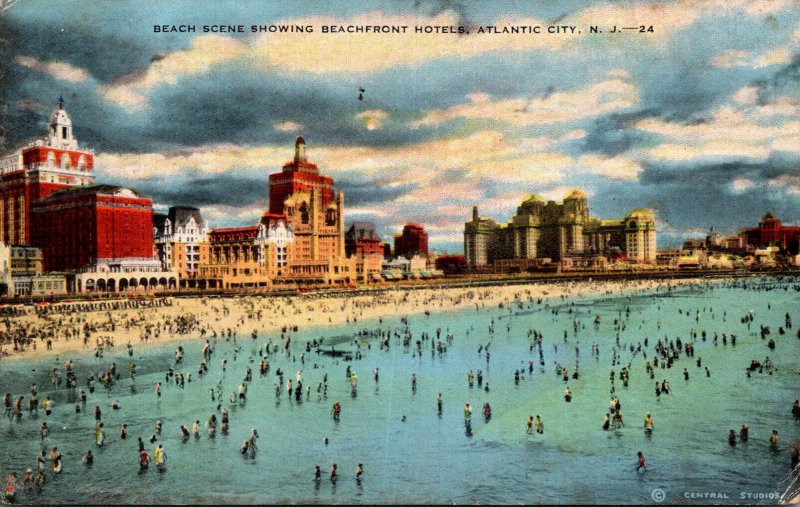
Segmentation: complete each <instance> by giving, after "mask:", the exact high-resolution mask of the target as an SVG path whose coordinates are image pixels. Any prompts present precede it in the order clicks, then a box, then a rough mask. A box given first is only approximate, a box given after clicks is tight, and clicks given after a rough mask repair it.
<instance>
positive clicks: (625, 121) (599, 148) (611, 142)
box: [581, 108, 658, 156]
mask: <svg viewBox="0 0 800 507" xmlns="http://www.w3.org/2000/svg"><path fill="white" fill-rule="evenodd" d="M657 115H658V110H657V109H655V108H652V109H646V110H640V111H636V112H632V113H613V114H609V115H606V116H601V117H599V118H597V119H595V120H592V121H591V123H590V124H589V126H588V127H587V129H586V137H585V138H584V140H583V143H582V145H581V149H582V150H583V151H584V152H591V153H602V154H603V155H608V156H614V155H619V154H620V153H624V152H626V151H628V150H629V149H631V148H633V147H634V146H638V145H640V144H642V143H643V142H645V141H646V140H647V139H649V138H650V137H652V136H650V135H649V134H647V133H644V132H641V131H639V130H636V129H634V128H633V127H634V125H635V124H636V122H637V121H639V120H642V119H644V118H650V117H653V116H657Z"/></svg>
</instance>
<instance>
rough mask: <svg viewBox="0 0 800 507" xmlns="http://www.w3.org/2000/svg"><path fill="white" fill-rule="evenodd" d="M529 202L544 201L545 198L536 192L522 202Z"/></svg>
mask: <svg viewBox="0 0 800 507" xmlns="http://www.w3.org/2000/svg"><path fill="white" fill-rule="evenodd" d="M529 202H544V200H543V199H542V198H541V197H539V196H538V195H536V194H531V195H529V196H528V197H526V198H525V200H524V201H522V204H527V203H529Z"/></svg>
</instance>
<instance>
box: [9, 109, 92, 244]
mask: <svg viewBox="0 0 800 507" xmlns="http://www.w3.org/2000/svg"><path fill="white" fill-rule="evenodd" d="M93 169H94V153H92V152H91V151H88V150H82V149H80V148H79V147H78V141H77V139H76V138H75V136H74V134H73V131H72V120H71V119H70V117H69V114H67V111H66V110H65V109H64V101H63V100H62V99H59V101H58V106H57V107H56V108H55V109H54V110H53V113H52V114H51V115H50V119H49V120H48V127H47V133H46V135H45V136H44V137H42V138H39V139H35V140H33V141H29V142H28V143H26V144H24V145H23V146H22V147H19V148H17V149H15V150H13V151H11V152H9V153H6V154H4V155H3V156H2V157H0V242H3V243H7V244H8V243H10V244H30V243H31V235H30V228H31V224H30V210H31V204H32V203H33V202H34V201H37V200H40V199H44V198H45V197H47V196H49V195H50V194H52V193H54V192H56V191H58V190H61V189H63V188H66V187H69V186H79V185H87V184H90V183H92V182H93V180H94V174H93V172H92V171H93Z"/></svg>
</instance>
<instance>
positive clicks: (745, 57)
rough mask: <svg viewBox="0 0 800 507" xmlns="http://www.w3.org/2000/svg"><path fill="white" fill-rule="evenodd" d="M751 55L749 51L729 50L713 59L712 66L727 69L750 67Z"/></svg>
mask: <svg viewBox="0 0 800 507" xmlns="http://www.w3.org/2000/svg"><path fill="white" fill-rule="evenodd" d="M750 56H751V54H750V53H749V52H747V51H741V50H738V49H728V50H726V51H724V52H722V53H721V54H719V55H716V56H714V57H713V58H711V61H710V63H711V65H713V66H714V67H721V68H723V69H727V68H730V67H741V66H745V65H748V62H749V61H750Z"/></svg>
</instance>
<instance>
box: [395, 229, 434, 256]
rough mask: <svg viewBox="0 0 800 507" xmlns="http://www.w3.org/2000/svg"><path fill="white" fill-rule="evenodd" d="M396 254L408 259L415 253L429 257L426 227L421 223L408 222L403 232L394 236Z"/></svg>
mask: <svg viewBox="0 0 800 507" xmlns="http://www.w3.org/2000/svg"><path fill="white" fill-rule="evenodd" d="M394 255H395V257H405V258H407V259H410V258H411V257H413V256H415V255H421V256H423V257H427V255H428V233H427V232H425V228H424V227H423V226H421V225H420V224H411V223H408V224H406V225H405V226H404V227H403V232H402V233H400V234H398V235H396V236H395V237H394Z"/></svg>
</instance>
